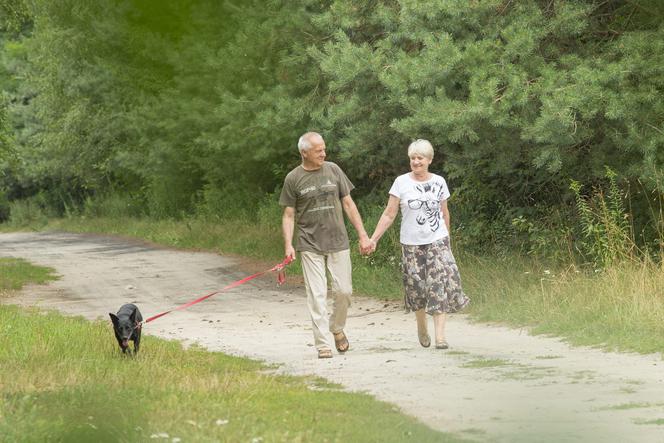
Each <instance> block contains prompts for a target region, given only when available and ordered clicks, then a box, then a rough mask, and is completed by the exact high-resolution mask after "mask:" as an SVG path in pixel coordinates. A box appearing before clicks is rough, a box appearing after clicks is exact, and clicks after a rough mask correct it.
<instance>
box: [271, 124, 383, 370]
mask: <svg viewBox="0 0 664 443" xmlns="http://www.w3.org/2000/svg"><path fill="white" fill-rule="evenodd" d="M297 147H298V149H299V150H300V155H301V157H302V164H301V165H300V166H298V167H296V168H295V169H293V170H292V171H291V172H289V173H288V175H287V176H286V179H285V181H284V187H283V189H282V191H281V196H280V198H279V204H280V205H281V206H283V207H284V214H283V219H282V230H283V235H284V245H285V252H286V256H287V257H292V258H293V259H295V250H296V249H297V251H298V252H300V256H301V259H302V272H303V274H304V284H305V287H306V292H307V306H308V307H309V313H310V315H311V323H312V328H313V333H314V341H315V345H316V349H317V351H318V358H331V357H332V346H331V342H330V340H329V337H328V335H327V331H328V330H329V331H330V332H331V333H332V335H333V337H334V343H335V347H336V349H337V351H339V352H340V353H344V352H346V351H347V350H348V348H349V342H348V338H347V337H346V334H345V333H344V327H345V325H346V314H347V312H348V306H350V296H351V294H352V292H353V286H352V280H351V263H350V250H349V242H348V233H347V232H346V227H345V225H344V217H343V212H345V213H346V215H347V216H348V219H349V220H350V222H351V223H352V225H353V227H354V228H355V230H356V231H357V233H358V235H359V239H360V251H361V252H362V253H367V252H369V251H370V250H371V249H372V243H371V241H370V240H369V237H368V236H367V233H366V231H365V230H364V225H363V223H362V217H360V213H359V212H358V210H357V206H355V202H354V201H353V199H352V198H351V196H350V191H352V190H353V188H354V186H353V184H352V183H351V182H350V180H348V177H346V174H344V172H343V171H342V170H341V168H339V166H337V165H336V164H334V163H332V162H327V161H325V141H324V140H323V137H322V136H321V135H320V134H318V133H316V132H307V133H306V134H304V135H303V136H302V137H300V140H299V142H298V144H297ZM296 222H297V248H294V247H293V231H294V228H295V225H296ZM326 268H327V270H328V271H329V273H330V277H331V280H332V284H331V286H332V291H333V292H334V295H335V298H334V308H333V312H332V315H331V316H330V318H329V320H328V316H327V276H326V272H325V269H326Z"/></svg>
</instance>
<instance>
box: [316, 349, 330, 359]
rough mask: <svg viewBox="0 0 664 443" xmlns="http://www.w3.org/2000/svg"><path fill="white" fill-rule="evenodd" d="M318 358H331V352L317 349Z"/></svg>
mask: <svg viewBox="0 0 664 443" xmlns="http://www.w3.org/2000/svg"><path fill="white" fill-rule="evenodd" d="M318 358H332V350H331V349H319V350H318Z"/></svg>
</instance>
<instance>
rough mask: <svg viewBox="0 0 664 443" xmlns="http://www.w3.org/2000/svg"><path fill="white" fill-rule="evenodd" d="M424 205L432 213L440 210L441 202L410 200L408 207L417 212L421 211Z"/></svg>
mask: <svg viewBox="0 0 664 443" xmlns="http://www.w3.org/2000/svg"><path fill="white" fill-rule="evenodd" d="M422 205H424V206H426V208H427V209H429V210H431V211H433V210H435V209H437V208H440V202H438V201H436V200H420V199H415V200H408V207H409V208H410V209H415V210H417V209H420V208H421V207H422Z"/></svg>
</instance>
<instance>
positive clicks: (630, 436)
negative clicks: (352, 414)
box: [0, 233, 664, 442]
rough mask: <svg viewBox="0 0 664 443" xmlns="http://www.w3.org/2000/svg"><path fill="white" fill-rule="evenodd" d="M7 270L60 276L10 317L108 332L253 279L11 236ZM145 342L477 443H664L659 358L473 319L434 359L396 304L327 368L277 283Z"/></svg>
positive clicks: (147, 251)
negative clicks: (309, 383) (47, 317)
mask: <svg viewBox="0 0 664 443" xmlns="http://www.w3.org/2000/svg"><path fill="white" fill-rule="evenodd" d="M0 256H10V257H22V258H25V259H27V260H29V261H31V262H33V263H36V264H39V265H46V266H51V267H53V268H55V269H56V270H57V272H58V273H59V274H60V275H61V276H62V278H61V279H60V280H59V281H57V282H54V283H52V284H50V285H49V286H43V287H41V286H40V287H29V288H27V289H26V290H24V291H23V292H22V293H21V294H20V296H19V297H17V298H15V299H12V300H11V302H12V303H20V304H24V305H31V306H39V307H42V308H46V309H58V310H60V311H62V312H65V313H68V314H75V315H82V316H83V317H85V318H88V319H95V318H98V317H102V318H107V316H108V314H107V313H108V312H111V311H112V312H115V311H116V310H117V309H118V308H119V306H120V305H121V304H122V303H125V302H135V303H137V304H138V305H139V307H140V308H141V311H142V312H143V315H144V316H150V315H153V314H156V313H159V312H162V311H164V310H166V309H169V308H172V307H174V306H177V305H179V304H182V303H185V302H187V301H190V300H192V299H193V298H196V297H198V296H201V295H204V294H207V293H209V292H212V291H214V290H217V289H219V288H221V287H223V286H224V285H226V284H228V283H230V282H232V281H235V280H237V279H240V278H243V277H245V276H247V275H248V274H249V273H250V272H247V271H246V270H241V269H239V268H238V263H237V261H235V260H233V259H229V258H225V257H221V256H218V255H215V254H210V253H192V252H179V251H173V250H168V249H160V248H156V247H153V246H147V245H144V244H141V243H136V242H132V241H127V240H121V239H117V238H110V237H101V236H89V235H74V234H64V233H12V234H0ZM295 265H296V266H297V263H296V264H295ZM144 331H145V333H147V334H152V335H156V336H160V337H165V338H170V339H177V340H182V341H184V342H186V343H198V344H200V345H202V346H204V347H206V348H208V349H210V350H214V351H223V352H226V353H229V354H234V355H241V356H247V357H251V358H254V359H261V360H265V361H267V362H271V363H278V364H279V365H280V366H279V369H278V371H282V372H285V373H290V374H316V375H319V376H322V377H325V378H327V379H329V380H331V381H334V382H337V383H341V384H342V385H344V386H345V387H347V388H348V389H350V390H355V391H364V392H369V393H371V394H372V395H374V396H375V397H377V398H378V399H381V400H385V401H388V402H391V403H393V404H395V405H397V406H398V407H399V408H401V410H402V411H403V412H405V413H407V414H410V415H413V416H415V417H418V418H419V419H420V420H421V421H422V422H424V423H426V424H427V425H429V426H431V427H432V428H435V429H439V430H442V431H451V432H456V433H459V434H460V435H463V436H466V437H468V438H471V439H473V440H478V441H491V442H568V441H569V442H575V441H578V442H588V441H602V442H606V441H611V442H664V361H662V358H661V356H659V355H651V356H640V355H627V354H615V353H605V352H601V351H598V350H594V349H588V348H571V347H569V346H567V345H566V344H564V343H562V342H560V341H559V340H556V339H551V338H542V337H532V336H529V335H528V334H527V332H525V331H522V330H514V329H508V328H503V327H494V326H486V325H477V324H471V323H470V322H469V321H468V320H467V319H466V318H465V316H463V315H454V316H451V318H450V320H449V322H448V337H449V340H448V341H449V342H450V344H451V346H452V348H451V349H450V350H448V351H439V350H438V351H437V350H434V349H423V348H421V347H420V346H419V344H418V342H417V336H416V333H415V321H414V317H413V316H412V314H411V315H406V314H404V313H403V312H402V311H401V308H400V306H399V305H398V304H396V303H394V302H390V303H386V302H380V301H376V300H371V299H364V298H355V300H354V304H353V306H352V307H351V310H350V318H349V320H348V326H347V332H348V335H349V339H350V341H351V351H349V352H348V353H347V354H346V355H343V356H341V355H338V354H335V356H334V358H332V359H330V360H318V359H317V358H315V357H316V356H315V352H314V349H313V347H312V345H313V343H312V342H313V339H312V336H311V332H310V326H309V321H308V317H307V312H306V307H305V298H304V290H303V288H301V287H299V286H294V285H291V286H287V287H283V288H277V287H276V285H275V284H274V276H273V275H269V276H267V277H264V278H260V279H257V280H252V281H251V282H250V283H248V284H246V285H243V286H241V287H238V288H236V289H233V290H231V291H229V292H226V293H222V294H219V295H216V296H214V297H212V298H210V299H208V300H206V301H204V302H203V303H201V304H198V305H195V306H193V307H191V308H189V309H188V310H185V311H179V312H176V313H172V314H170V315H168V316H166V317H164V318H161V319H158V320H156V321H154V322H153V323H150V324H148V325H146V326H145V329H144ZM109 340H112V337H111V336H109ZM145 345H146V346H149V342H148V343H146V344H145Z"/></svg>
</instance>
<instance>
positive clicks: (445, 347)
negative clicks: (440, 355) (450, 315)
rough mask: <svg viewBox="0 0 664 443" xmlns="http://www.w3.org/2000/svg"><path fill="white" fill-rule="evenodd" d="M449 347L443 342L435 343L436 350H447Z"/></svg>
mask: <svg viewBox="0 0 664 443" xmlns="http://www.w3.org/2000/svg"><path fill="white" fill-rule="evenodd" d="M449 347H450V345H448V344H447V342H446V341H445V340H443V341H439V342H436V349H447V348H449Z"/></svg>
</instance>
